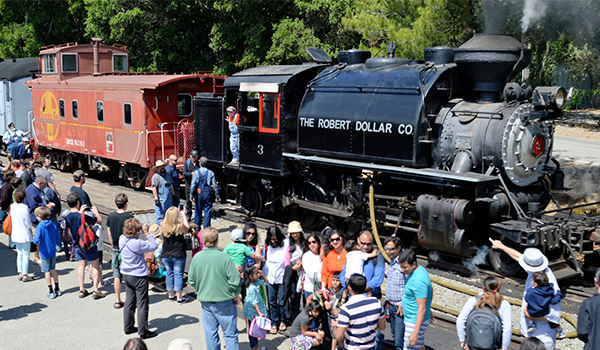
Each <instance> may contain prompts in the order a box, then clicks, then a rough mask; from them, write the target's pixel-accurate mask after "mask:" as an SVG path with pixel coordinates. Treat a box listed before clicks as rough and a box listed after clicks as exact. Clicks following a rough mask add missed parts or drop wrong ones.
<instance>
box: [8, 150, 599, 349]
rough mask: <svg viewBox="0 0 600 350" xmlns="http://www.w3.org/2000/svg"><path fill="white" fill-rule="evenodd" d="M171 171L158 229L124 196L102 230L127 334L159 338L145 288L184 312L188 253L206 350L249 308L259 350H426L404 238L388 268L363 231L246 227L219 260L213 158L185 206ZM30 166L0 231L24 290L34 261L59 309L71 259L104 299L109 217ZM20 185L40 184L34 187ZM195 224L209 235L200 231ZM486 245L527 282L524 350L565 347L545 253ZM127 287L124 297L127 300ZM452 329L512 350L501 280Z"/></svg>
mask: <svg viewBox="0 0 600 350" xmlns="http://www.w3.org/2000/svg"><path fill="white" fill-rule="evenodd" d="M176 161H177V159H176V158H172V157H170V159H169V162H168V164H167V163H163V162H160V163H159V162H157V164H156V170H157V171H156V174H155V175H154V177H153V178H152V187H153V195H154V197H155V212H156V214H157V215H156V224H154V225H151V226H150V227H148V226H146V225H142V224H141V223H140V221H138V220H137V219H136V218H135V217H134V216H133V215H132V214H131V213H129V212H127V206H128V198H127V196H126V195H125V194H123V193H119V194H117V195H116V197H115V206H116V210H115V211H114V212H112V213H110V214H109V215H108V217H107V218H106V222H105V223H104V224H105V226H106V229H107V233H108V235H107V241H108V243H109V244H110V246H111V249H112V263H111V266H112V272H113V285H114V291H115V296H116V300H115V302H114V304H113V307H114V308H116V309H121V308H122V309H123V319H124V323H123V330H124V332H125V334H133V333H137V334H138V335H139V337H140V338H141V339H148V338H152V337H155V336H157V335H158V334H157V332H155V331H151V330H150V329H149V328H148V313H149V292H148V290H149V278H163V279H164V280H165V284H166V291H167V296H166V299H167V300H170V301H173V302H176V303H177V304H179V305H182V304H185V303H186V302H187V301H188V299H187V297H186V296H185V295H184V294H183V289H184V286H185V283H186V282H185V279H184V269H185V266H186V259H187V250H193V255H192V260H191V264H190V267H189V272H188V281H187V283H189V284H190V285H191V286H192V287H193V288H194V289H195V291H196V293H195V294H196V299H197V300H198V301H200V302H201V305H202V323H203V327H204V333H205V341H206V344H205V345H206V348H207V349H210V350H213V349H214V350H216V349H220V348H221V340H220V337H219V328H220V329H221V332H222V334H223V338H224V341H225V344H226V348H227V349H228V350H236V349H239V330H238V327H237V315H238V313H237V307H238V306H239V307H241V308H243V317H244V318H245V321H246V329H247V332H248V341H249V343H250V346H251V348H252V349H253V350H256V349H258V345H259V339H260V338H264V336H261V334H260V331H256V330H257V329H261V328H260V327H263V326H264V325H265V324H266V325H268V326H267V328H266V329H265V332H268V333H271V334H277V333H279V332H286V331H288V330H289V336H290V343H291V349H293V350H307V349H311V348H313V347H318V346H323V344H331V349H332V350H335V349H336V348H343V349H348V350H358V349H377V350H380V349H382V346H383V340H384V334H383V333H382V331H383V330H384V329H385V327H386V324H387V323H389V324H390V327H391V335H392V338H393V339H391V340H392V342H393V344H394V347H395V348H396V349H398V350H399V349H413V350H417V349H418V350H423V349H424V348H425V334H426V331H427V328H428V326H429V325H430V323H431V322H433V318H432V314H431V303H432V299H433V296H434V291H433V287H432V283H431V280H430V277H429V273H428V271H427V269H426V268H425V267H424V266H421V265H419V264H418V261H417V256H416V254H415V252H414V251H412V250H410V249H403V247H402V242H401V240H400V239H399V238H397V237H388V238H387V239H386V240H385V242H384V243H383V245H382V248H383V250H384V252H385V256H386V257H387V258H388V260H389V261H388V262H389V264H387V265H388V266H387V269H386V259H385V257H384V254H383V253H384V252H381V251H379V250H378V249H377V248H376V242H375V236H374V234H373V233H372V232H371V231H369V230H363V231H362V232H360V233H359V234H358V235H357V239H356V240H347V239H346V236H345V235H344V232H342V231H340V230H337V229H330V228H326V229H325V230H323V232H322V233H320V234H315V233H310V234H306V233H305V232H304V230H303V229H302V226H301V224H300V223H299V222H298V221H292V222H290V223H289V224H288V226H287V230H285V231H286V233H287V234H284V230H282V229H281V228H279V227H277V226H271V227H269V228H268V229H267V230H266V239H265V241H264V245H261V244H260V242H259V241H258V236H259V232H258V228H257V226H256V225H255V224H253V223H248V224H246V225H245V227H244V228H243V229H234V230H232V231H231V232H230V233H229V234H230V235H231V241H232V243H230V244H228V245H227V246H226V247H225V248H224V249H220V248H219V247H218V246H219V239H220V237H219V232H218V230H217V229H215V228H213V227H211V226H210V223H211V217H210V216H211V209H212V202H213V201H214V200H217V199H218V198H219V196H218V190H217V187H216V184H215V183H214V181H215V180H214V173H212V171H210V170H209V169H208V168H206V159H205V158H200V159H199V160H198V154H197V153H195V152H194V153H192V154H191V157H190V160H189V162H186V165H185V167H184V168H185V169H184V170H185V171H184V174H183V175H184V176H183V179H184V180H185V182H186V190H187V188H188V186H189V188H190V190H189V191H188V192H186V195H185V197H186V198H185V200H184V202H185V203H186V204H183V203H182V205H178V204H179V203H180V202H181V199H180V198H179V189H178V187H179V186H180V183H179V182H178V181H179V173H178V171H177V170H176V169H175V163H176ZM22 164H25V169H23V171H22V172H21V174H19V176H18V175H17V174H16V171H14V170H13V169H12V168H11V167H12V166H14V167H15V168H20V167H21V164H12V163H10V165H9V167H8V169H5V170H4V181H5V182H4V184H2V187H1V191H0V192H1V198H0V209H1V214H2V220H8V219H10V220H9V221H10V224H11V225H10V227H9V229H10V233H11V235H10V238H11V240H10V243H9V245H11V246H14V248H15V249H16V250H17V262H16V265H17V273H18V275H19V277H18V278H19V280H20V281H24V282H28V281H31V280H32V278H31V276H30V275H29V269H28V267H29V261H30V253H31V252H34V251H35V252H36V254H38V255H36V256H35V260H36V261H39V263H40V266H41V271H42V272H43V273H44V275H45V276H44V277H45V281H46V284H47V288H48V291H47V293H46V297H47V298H49V299H54V298H56V297H59V296H61V295H62V292H61V289H60V286H59V278H58V274H57V271H56V254H57V252H59V251H61V250H62V251H64V254H65V257H66V258H67V259H68V260H74V261H78V267H77V278H78V284H79V293H78V296H79V297H80V298H85V297H87V296H88V295H90V294H91V295H92V298H93V299H101V298H104V297H105V296H106V293H105V292H102V291H100V289H99V288H100V287H102V286H106V285H108V284H109V283H108V282H107V281H103V274H102V267H101V262H102V250H103V248H102V246H101V242H102V217H101V216H100V214H99V213H98V211H97V210H96V208H95V207H94V206H93V205H92V202H91V199H90V196H89V195H88V193H87V192H86V191H85V190H84V189H83V186H84V184H85V178H86V176H87V174H85V172H83V171H81V170H77V171H75V172H74V173H73V181H74V183H73V186H72V187H71V189H70V193H69V194H68V195H67V196H66V203H67V205H68V207H69V209H67V210H65V211H63V212H61V202H60V195H59V193H58V191H57V190H56V187H55V186H54V184H53V181H54V179H53V177H52V174H51V173H50V172H49V171H48V168H49V166H50V162H49V160H47V159H46V160H44V161H43V163H42V168H41V169H39V170H38V171H37V175H36V172H35V171H34V169H33V166H32V165H31V164H32V163H31V162H27V159H26V160H25V161H24V162H22ZM23 174H26V175H25V176H26V177H27V178H31V179H33V181H31V183H30V184H29V185H26V183H27V181H25V180H24V179H23V178H22V176H23ZM175 178H177V180H175ZM191 204H195V215H194V216H195V218H194V223H191V222H190V221H191V219H192V215H191V214H192V210H191ZM9 214H10V215H9ZM200 225H202V227H204V228H203V229H199V227H200ZM3 227H4V229H5V230H6V229H7V226H6V225H3ZM88 228H89V229H90V230H92V231H93V232H94V234H95V236H96V241H95V242H93V243H89V244H88V242H87V241H85V239H87V237H83V235H84V234H85V232H86V230H87V229H88ZM84 238H85V239H84ZM490 242H491V246H492V249H500V250H502V251H503V252H504V253H506V254H507V255H508V256H510V257H511V258H513V259H515V260H516V261H518V262H519V264H520V265H521V266H522V268H523V269H524V270H525V271H526V272H527V276H528V277H527V280H526V283H525V290H524V293H523V307H522V310H521V315H520V325H519V328H520V330H521V332H522V334H524V335H526V336H527V337H528V338H527V339H526V341H524V342H523V345H522V347H521V348H522V349H540V350H541V349H546V350H552V349H554V344H555V341H556V338H557V335H558V336H559V337H563V336H564V335H565V334H564V330H563V329H562V328H561V327H560V322H559V321H560V318H561V298H562V295H561V293H560V289H559V285H558V282H557V280H556V278H555V276H554V274H553V273H552V270H551V269H550V268H549V267H548V259H547V258H546V257H545V256H544V255H543V254H542V252H541V251H540V250H538V249H536V248H528V249H526V250H525V251H524V252H523V253H521V252H519V251H517V250H515V249H513V248H510V247H508V246H506V245H504V244H503V243H502V242H501V241H498V240H492V239H490ZM86 269H89V271H90V275H91V279H92V292H91V293H90V292H89V291H88V290H87V289H86V288H85V271H86ZM386 279H387V285H386V290H385V292H386V293H385V298H384V293H383V290H382V285H383V284H384V281H385V280H386ZM599 281H600V270H599V272H597V273H596V276H595V278H594V282H595V286H596V288H597V289H598V291H599V294H596V295H594V297H592V298H590V299H589V300H586V301H585V302H584V303H583V305H582V307H581V312H580V313H579V323H578V329H577V331H578V335H579V337H580V339H582V340H583V341H584V342H585V343H586V349H596V348H600V345H599V343H600V336H599V331H600V322H599V321H600V320H599V317H600V316H599V315H600V313H599V312H597V311H598V310H597V309H598V307H597V305H599V303H600V301H599V300H600V284H599ZM123 284H124V285H125V286H126V287H127V288H126V294H125V299H124V300H123V299H122V296H121V294H122V288H123V287H122V286H123ZM136 311H137V322H136V318H135V314H136ZM386 319H387V322H386ZM136 324H137V326H136ZM288 328H289V329H288ZM456 330H457V334H458V340H459V342H460V348H461V349H490V350H492V349H496V350H497V349H508V346H509V343H510V339H511V332H512V315H511V307H510V305H509V304H508V302H507V301H506V300H504V298H503V296H502V294H501V283H500V281H499V280H498V279H497V278H495V277H487V278H486V279H485V280H484V281H483V285H482V291H481V293H480V294H479V295H478V296H476V297H472V298H470V299H469V300H468V301H467V303H466V304H465V305H464V307H463V308H462V310H461V312H460V315H459V316H458V319H457V322H456ZM141 339H138V340H137V341H131V342H128V345H126V348H128V349H133V348H136V349H137V348H140V349H142V348H144V347H145V345H144V343H143V340H141ZM530 339H531V340H530ZM128 346H129V347H128ZM142 346H143V347H142ZM189 348H190V349H191V345H190V347H189Z"/></svg>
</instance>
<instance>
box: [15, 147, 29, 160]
mask: <svg viewBox="0 0 600 350" xmlns="http://www.w3.org/2000/svg"><path fill="white" fill-rule="evenodd" d="M17 154H18V155H19V159H20V160H23V159H27V158H33V149H32V148H31V147H25V145H23V144H20V145H19V147H18V148H17Z"/></svg>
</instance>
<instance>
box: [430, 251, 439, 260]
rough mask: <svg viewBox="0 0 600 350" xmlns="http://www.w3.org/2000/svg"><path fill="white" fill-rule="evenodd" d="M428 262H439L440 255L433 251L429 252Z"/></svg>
mask: <svg viewBox="0 0 600 350" xmlns="http://www.w3.org/2000/svg"><path fill="white" fill-rule="evenodd" d="M429 260H433V261H440V254H438V252H437V251H435V250H432V251H430V252H429Z"/></svg>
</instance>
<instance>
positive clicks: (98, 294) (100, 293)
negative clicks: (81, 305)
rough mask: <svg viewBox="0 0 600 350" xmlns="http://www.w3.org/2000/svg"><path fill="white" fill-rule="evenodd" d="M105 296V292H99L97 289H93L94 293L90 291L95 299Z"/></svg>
mask: <svg viewBox="0 0 600 350" xmlns="http://www.w3.org/2000/svg"><path fill="white" fill-rule="evenodd" d="M105 296H106V293H104V292H101V291H99V290H96V291H94V293H92V299H94V300H97V299H102V298H104V297H105Z"/></svg>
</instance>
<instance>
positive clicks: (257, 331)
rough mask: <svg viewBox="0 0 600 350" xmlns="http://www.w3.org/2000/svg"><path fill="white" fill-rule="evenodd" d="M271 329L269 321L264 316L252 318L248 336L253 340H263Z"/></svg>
mask: <svg viewBox="0 0 600 350" xmlns="http://www.w3.org/2000/svg"><path fill="white" fill-rule="evenodd" d="M270 329H271V320H269V319H268V318H266V317H264V316H254V318H253V319H252V322H251V323H250V330H249V331H248V334H249V335H251V336H253V337H254V338H259V339H265V338H266V337H267V332H268V331H269V330H270Z"/></svg>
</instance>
